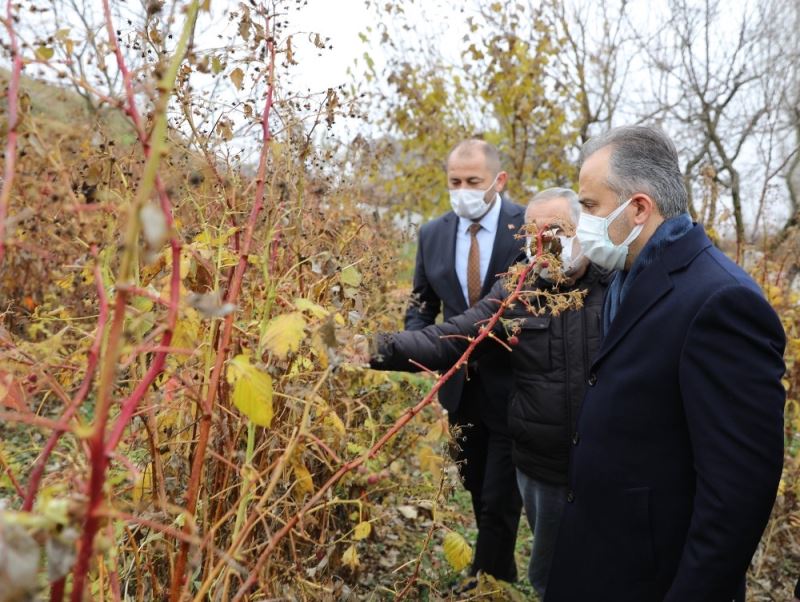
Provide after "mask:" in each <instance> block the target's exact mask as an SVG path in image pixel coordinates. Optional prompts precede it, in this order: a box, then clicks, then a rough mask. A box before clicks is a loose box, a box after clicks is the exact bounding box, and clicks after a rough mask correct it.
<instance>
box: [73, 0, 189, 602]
mask: <svg viewBox="0 0 800 602" xmlns="http://www.w3.org/2000/svg"><path fill="white" fill-rule="evenodd" d="M196 10H197V9H196V5H194V13H193V14H194V15H196ZM103 13H104V15H105V20H106V28H107V30H108V34H109V41H111V42H112V43H113V45H114V51H115V55H116V58H117V65H118V67H119V69H120V72H121V73H122V75H123V80H124V82H125V90H126V94H127V99H128V107H127V112H128V114H129V115H130V117H131V120H132V121H133V122H134V126H135V127H136V131H137V135H138V137H139V140H140V142H141V143H142V145H143V147H144V154H145V156H146V158H147V161H148V164H149V162H150V161H151V159H152V158H151V157H150V154H151V150H152V145H151V141H149V140H147V138H146V134H145V130H144V127H143V124H142V121H141V117H140V116H139V113H138V111H137V109H136V102H135V96H134V93H133V84H132V81H131V78H130V72H129V71H128V70H127V68H126V66H125V61H124V58H123V56H122V51H121V49H120V47H119V42H118V40H117V37H116V32H115V31H114V26H113V22H112V19H111V9H110V7H109V1H108V0H103ZM187 26H188V22H187ZM192 26H193V24H192ZM185 31H188V30H185ZM181 39H182V40H184V39H185V38H184V34H183V33H182V34H181ZM182 52H185V49H184V50H183V51H182ZM174 58H177V57H174ZM181 58H182V57H181ZM160 93H161V95H162V96H161V97H160V99H159V103H161V102H162V101H163V102H164V103H165V104H164V105H163V110H166V97H165V95H167V94H169V93H170V88H168V87H167V88H161V86H160ZM156 169H157V165H156ZM154 183H155V186H156V189H157V191H158V193H159V198H160V199H161V208H162V211H163V212H164V216H165V218H166V220H167V225H168V226H169V227H170V229H171V230H173V229H174V228H173V227H172V226H173V220H172V212H171V207H170V204H169V199H168V198H167V195H166V191H165V189H164V187H163V185H160V184H159V183H160V179H159V177H158V174H157V173H156V174H155V177H154ZM134 219H136V216H134ZM170 242H171V247H172V279H171V287H172V289H171V293H170V308H169V311H168V315H167V321H168V324H167V328H166V330H165V332H164V337H163V338H162V346H163V347H169V344H170V342H171V340H172V333H173V330H174V324H175V322H176V320H177V313H178V300H179V295H180V287H179V285H180V269H179V268H180V243H179V242H178V241H177V239H176V237H175V236H174V235H173V236H172V239H171V241H170ZM124 265H125V264H124V262H123V266H124ZM122 271H123V272H125V268H124V267H123V268H122ZM123 277H125V278H127V275H126V274H123ZM123 283H124V282H123ZM128 296H129V292H128V291H126V290H125V289H124V287H123V288H118V289H117V295H116V303H115V307H114V318H113V321H112V323H111V329H110V331H109V336H108V343H107V349H106V351H105V356H106V358H109V357H110V358H117V357H118V355H119V348H120V344H121V336H122V331H123V325H124V320H125V307H126V305H127V301H128ZM165 360H166V353H165V352H158V353H157V354H156V357H155V358H154V360H153V363H152V364H151V365H150V368H149V369H148V371H147V373H146V374H145V377H144V378H143V379H142V381H140V382H139V384H138V385H137V386H136V388H135V389H134V391H133V393H132V394H131V395H130V397H128V399H126V400H125V402H124V403H123V406H122V409H121V411H120V415H119V417H118V418H117V422H116V424H115V426H114V433H116V432H118V431H121V430H122V429H124V425H125V424H127V422H128V421H129V420H130V418H131V416H132V415H133V413H134V412H135V410H136V407H137V405H138V404H139V402H140V401H141V399H142V398H143V397H144V394H145V393H146V392H147V389H148V388H149V386H150V384H151V383H152V382H153V381H154V380H155V378H156V377H157V376H158V374H159V373H160V372H161V370H162V368H163V365H164V361H165ZM115 372H116V362H115V361H108V360H107V361H105V362H104V364H103V369H102V370H101V376H100V385H99V391H98V400H97V404H96V407H95V422H94V424H95V428H94V432H93V433H92V435H91V436H90V438H89V441H88V445H89V450H90V461H91V466H92V472H91V477H90V480H89V491H88V497H89V503H88V508H87V515H86V522H85V523H84V529H83V536H82V538H81V545H80V549H79V552H78V558H77V561H76V563H75V567H74V569H73V585H72V602H81V600H82V599H83V594H84V585H85V581H86V576H87V574H88V571H89V564H90V561H91V555H92V549H93V547H94V546H93V544H94V535H95V533H96V532H97V530H98V528H99V526H100V521H101V518H102V517H101V516H100V515H99V512H98V511H99V510H100V507H101V506H102V502H103V485H104V483H105V473H106V469H107V468H108V454H107V452H106V427H107V425H108V421H109V413H110V401H111V399H110V398H111V393H112V390H113V384H114V380H115V378H114V377H115ZM118 440H119V439H117V440H116V441H118ZM116 441H115V443H114V444H115V445H116ZM111 449H113V446H112V447H111Z"/></svg>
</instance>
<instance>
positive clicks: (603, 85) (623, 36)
mask: <svg viewBox="0 0 800 602" xmlns="http://www.w3.org/2000/svg"><path fill="white" fill-rule="evenodd" d="M627 7H628V0H619V2H611V3H606V2H603V3H600V5H599V6H597V5H595V4H594V3H587V2H583V1H578V2H575V3H568V2H563V1H561V0H551V1H550V2H549V3H548V5H547V10H546V11H545V14H546V15H547V17H548V18H549V21H550V26H551V27H552V28H553V30H554V31H556V32H557V35H558V37H559V38H560V40H562V45H563V50H564V51H563V52H561V53H559V54H558V57H557V65H558V67H559V70H558V73H557V74H556V78H557V79H558V82H559V84H560V85H563V86H564V87H565V88H566V89H568V90H570V91H573V92H572V93H573V94H574V95H575V96H576V99H577V101H578V111H579V114H578V119H577V122H578V123H577V128H578V138H579V141H580V142H581V143H583V142H586V141H587V140H588V139H589V137H590V132H591V130H592V129H593V128H594V127H595V126H597V127H600V128H602V129H608V128H610V127H611V126H612V125H613V121H614V116H615V114H616V112H617V108H618V106H619V105H620V102H621V100H622V94H623V90H624V88H625V82H626V80H627V78H628V74H629V69H630V62H629V61H627V60H626V59H625V55H624V50H625V46H626V43H627V42H628V41H630V39H631V38H632V36H631V34H630V33H628V30H627V28H626V27H625V26H626V19H625V15H626V11H627Z"/></svg>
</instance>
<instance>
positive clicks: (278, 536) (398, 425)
mask: <svg viewBox="0 0 800 602" xmlns="http://www.w3.org/2000/svg"><path fill="white" fill-rule="evenodd" d="M533 268H534V262H531V263H529V264H528V265H527V266H526V267H525V269H524V270H523V271H522V272H521V273H520V275H519V278H518V280H517V285H516V288H515V289H514V291H513V292H512V293H511V294H510V295H509V296H508V297H506V298H505V299H504V300H503V302H502V303H500V306H499V307H498V309H497V311H496V312H495V313H494V315H493V316H492V317H491V318H490V319H489V321H488V322H487V323H486V325H485V326H484V327H483V329H482V330H481V331H480V333H479V334H478V336H476V337H475V338H474V339H472V341H471V342H470V344H469V345H468V346H467V349H466V350H465V351H464V353H463V354H462V355H461V357H460V358H459V359H458V361H457V362H456V363H455V364H453V366H451V368H450V369H449V370H448V371H447V372H445V373H444V374H442V376H441V377H439V380H437V381H436V384H434V385H433V388H431V390H430V391H429V392H428V394H427V395H426V396H425V397H424V398H423V399H422V401H420V402H419V403H417V405H415V406H414V407H412V408H409V409H408V410H406V411H405V413H404V414H403V415H402V416H400V418H398V419H397V421H395V423H394V424H393V425H392V426H391V428H389V430H387V431H386V432H385V433H384V434H383V436H382V437H381V438H380V439H378V441H376V442H375V444H374V445H373V446H372V447H371V448H370V449H369V451H368V452H367V453H366V454H364V455H362V456H359V457H358V458H356V459H354V460H351V461H350V462H347V463H346V464H344V465H343V466H341V467H340V468H339V470H337V471H336V472H335V473H334V474H333V475H332V476H331V477H330V478H329V479H328V480H327V481H326V482H325V484H323V485H322V486H321V487H320V488H319V489H318V490H317V491H316V493H315V494H314V495H313V496H312V497H311V498H310V499H309V500H308V502H306V504H305V505H304V506H303V507H302V508H301V509H300V511H299V512H297V514H295V515H294V516H292V517H291V518H290V519H289V520H288V521H286V523H285V524H284V526H283V527H282V528H281V529H280V530H279V531H277V532H276V533H275V534H274V535H273V536H272V538H271V539H270V541H269V544H268V545H267V547H266V549H265V550H264V551H263V552H262V553H261V555H260V556H259V557H258V560H257V561H256V563H255V565H254V566H253V567H251V568H250V575H249V576H248V578H247V579H246V580H245V582H244V583H243V584H242V586H241V587H240V588H239V591H237V592H236V595H235V596H234V598H233V602H238V601H239V600H241V599H242V598H243V597H244V596H245V595H246V594H247V592H248V590H249V589H250V588H251V587H252V586H253V585H254V584H255V583H256V581H257V580H258V574H259V572H260V571H261V568H262V567H263V566H264V564H265V563H266V561H267V560H268V559H269V557H270V555H271V554H272V552H273V551H274V550H275V548H276V547H277V545H278V543H279V542H280V541H281V540H282V539H283V538H284V537H286V535H287V534H288V533H289V532H291V530H292V529H293V528H294V526H295V525H296V524H297V523H298V522H299V521H301V520H302V519H303V517H304V516H305V515H306V514H307V513H308V512H309V510H311V509H312V508H313V507H314V506H315V505H316V504H317V502H319V501H320V500H321V499H322V498H323V496H324V495H325V494H326V492H327V491H328V490H329V489H330V488H331V487H333V486H334V485H335V484H336V483H337V482H338V481H339V480H340V479H341V478H342V477H343V476H344V475H345V474H347V473H348V472H350V471H352V470H354V469H356V468H358V467H359V466H361V465H362V464H363V463H364V462H366V461H367V460H370V459H372V458H374V457H375V456H376V455H377V453H378V452H379V451H380V449H381V448H382V447H383V446H384V445H385V444H386V442H387V441H389V440H390V439H391V438H392V437H394V436H395V435H396V434H397V433H398V432H399V431H400V429H402V428H403V427H404V426H405V425H406V424H408V423H409V422H410V421H411V420H412V419H413V418H414V417H415V416H416V415H417V414H419V413H420V412H421V411H422V410H423V408H425V406H427V405H428V404H430V403H431V402H432V401H433V400H434V399H435V397H436V393H437V392H438V391H439V389H441V388H442V385H444V383H446V382H447V381H448V380H449V379H450V377H452V376H453V375H454V374H455V373H456V372H458V371H459V370H460V369H461V367H462V366H463V365H464V364H466V362H467V360H468V359H469V356H470V355H472V352H473V350H474V349H475V347H477V346H478V344H479V343H480V342H481V341H483V340H484V339H485V338H486V337H487V336H489V333H490V332H491V331H492V328H494V326H495V324H497V322H498V321H499V320H500V317H501V316H502V315H503V313H504V312H505V310H506V309H507V308H508V306H509V305H511V304H512V303H513V302H514V301H515V300H516V299H517V297H519V295H520V292H521V291H522V287H523V285H524V283H525V279H526V277H527V275H528V273H529V272H530V271H531V270H532V269H533Z"/></svg>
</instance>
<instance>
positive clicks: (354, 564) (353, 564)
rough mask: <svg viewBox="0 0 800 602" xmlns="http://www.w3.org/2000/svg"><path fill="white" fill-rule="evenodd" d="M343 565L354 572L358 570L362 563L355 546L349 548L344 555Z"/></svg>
mask: <svg viewBox="0 0 800 602" xmlns="http://www.w3.org/2000/svg"><path fill="white" fill-rule="evenodd" d="M342 564H344V565H345V566H347V567H349V568H350V570H351V571H354V570H356V569H357V568H358V565H359V564H360V563H359V561H358V552H357V551H356V546H355V544H353V545H351V546H350V547H349V548H347V549H346V550H345V551H344V554H342Z"/></svg>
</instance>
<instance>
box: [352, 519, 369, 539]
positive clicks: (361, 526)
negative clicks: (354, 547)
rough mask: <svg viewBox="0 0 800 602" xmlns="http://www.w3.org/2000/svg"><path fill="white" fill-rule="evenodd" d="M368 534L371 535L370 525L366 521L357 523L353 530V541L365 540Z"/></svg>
mask: <svg viewBox="0 0 800 602" xmlns="http://www.w3.org/2000/svg"><path fill="white" fill-rule="evenodd" d="M370 533H372V524H370V523H368V522H366V521H364V522H361V523H358V524H357V525H356V526H355V529H353V539H355V540H356V541H360V540H362V539H366V538H367V537H369V534H370Z"/></svg>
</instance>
